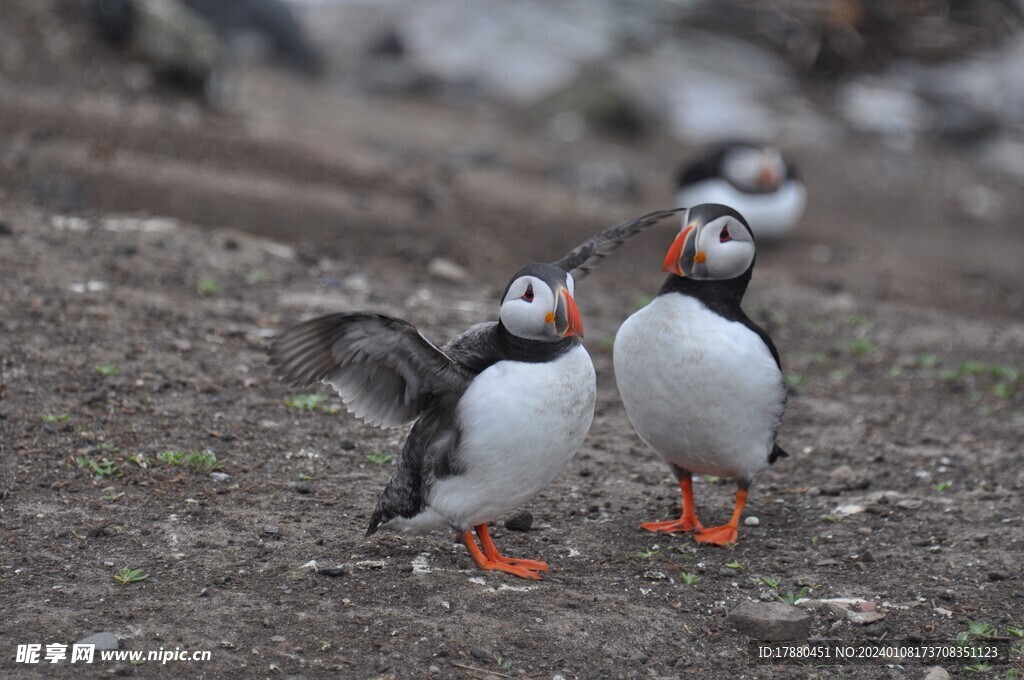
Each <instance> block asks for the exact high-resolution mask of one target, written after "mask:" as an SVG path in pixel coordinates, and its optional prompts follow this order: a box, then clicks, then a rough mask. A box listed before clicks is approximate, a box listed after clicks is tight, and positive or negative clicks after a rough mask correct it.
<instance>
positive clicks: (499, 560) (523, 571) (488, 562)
mask: <svg viewBox="0 0 1024 680" xmlns="http://www.w3.org/2000/svg"><path fill="white" fill-rule="evenodd" d="M475 528H476V534H477V536H479V537H480V543H481V545H483V546H484V551H485V552H484V551H481V550H480V548H478V547H477V545H476V541H474V540H473V532H472V531H467V532H466V533H464V534H462V542H463V543H464V544H465V546H466V549H467V550H469V554H470V556H471V557H472V558H473V562H475V563H476V566H477V567H479V568H480V569H483V570H484V571H503V572H505V573H506V574H512V575H513V576H518V577H519V578H528V579H533V580H535V581H539V580H540V574H538V573H537V572H538V571H546V570H547V568H548V565H546V564H544V563H543V562H535V561H533V560H516V559H512V558H508V557H504V556H502V555H501V554H499V553H498V549H497V548H496V547H495V546H494V543H493V542H492V541H491V536H490V534H489V533H487V525H486V524H481V525H479V526H477V527H475ZM538 565H539V566H538Z"/></svg>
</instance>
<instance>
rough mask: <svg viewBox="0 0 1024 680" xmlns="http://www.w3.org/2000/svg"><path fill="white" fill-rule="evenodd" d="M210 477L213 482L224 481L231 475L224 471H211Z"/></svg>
mask: <svg viewBox="0 0 1024 680" xmlns="http://www.w3.org/2000/svg"><path fill="white" fill-rule="evenodd" d="M210 479H212V480H213V481H215V482H226V481H228V480H229V479H231V475H229V474H228V473H226V472H211V473H210Z"/></svg>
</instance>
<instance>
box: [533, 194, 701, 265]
mask: <svg viewBox="0 0 1024 680" xmlns="http://www.w3.org/2000/svg"><path fill="white" fill-rule="evenodd" d="M683 210H685V208H676V209H675V210H659V211H658V212H652V213H648V214H647V215H643V216H642V217H638V218H636V219H633V220H627V221H625V222H623V223H622V224H617V225H615V226H614V227H610V228H608V229H605V230H604V231H602V232H601V233H600V234H597V235H595V236H591V237H590V238H588V239H587V240H586V241H584V242H583V243H581V244H580V245H578V246H576V247H575V248H574V249H573V250H572V251H570V252H569V253H568V254H567V255H566V256H565V257H563V258H562V259H560V260H558V261H556V262H552V263H551V264H553V265H555V266H556V267H560V268H561V269H563V270H565V271H567V272H569V273H570V274H572V277H573V279H575V280H576V281H579V280H580V279H582V278H584V277H585V276H586V275H587V274H589V273H590V272H591V271H593V270H594V269H595V268H597V267H598V265H600V264H601V261H602V260H604V258H606V257H608V256H609V255H611V254H612V253H614V252H615V251H616V250H618V249H619V246H621V245H622V244H623V243H625V242H626V241H628V240H629V239H631V238H633V237H634V236H636V235H637V234H639V233H640V232H642V231H643V230H645V229H647V228H648V227H650V226H651V225H654V224H657V223H658V222H661V221H662V220H664V219H666V218H668V217H671V216H673V215H676V214H678V213H680V212H681V211H683Z"/></svg>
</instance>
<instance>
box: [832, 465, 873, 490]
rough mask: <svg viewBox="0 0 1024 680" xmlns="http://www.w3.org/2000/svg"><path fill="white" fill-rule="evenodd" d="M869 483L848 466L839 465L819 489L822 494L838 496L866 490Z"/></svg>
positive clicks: (863, 476)
mask: <svg viewBox="0 0 1024 680" xmlns="http://www.w3.org/2000/svg"><path fill="white" fill-rule="evenodd" d="M870 484H871V481H870V480H869V479H868V478H867V477H866V476H865V475H864V474H863V473H861V472H857V471H856V470H854V469H853V468H852V467H850V466H849V465H840V466H839V467H837V468H836V469H835V470H833V471H832V472H831V473H829V476H828V481H827V482H826V483H825V484H824V485H823V486H822V487H821V490H822V492H823V493H826V494H828V495H830V496H838V495H839V494H841V493H842V492H844V491H855V490H858V489H866V488H868V486H869V485H870Z"/></svg>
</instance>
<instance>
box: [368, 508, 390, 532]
mask: <svg viewBox="0 0 1024 680" xmlns="http://www.w3.org/2000/svg"><path fill="white" fill-rule="evenodd" d="M389 519H390V518H389ZM385 521H386V520H385V518H384V511H383V510H381V507H380V503H378V504H377V508H376V509H375V510H374V511H373V517H371V518H370V526H368V527H367V528H366V536H372V535H373V534H375V533H377V529H380V525H381V524H383V523H384V522H385Z"/></svg>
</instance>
